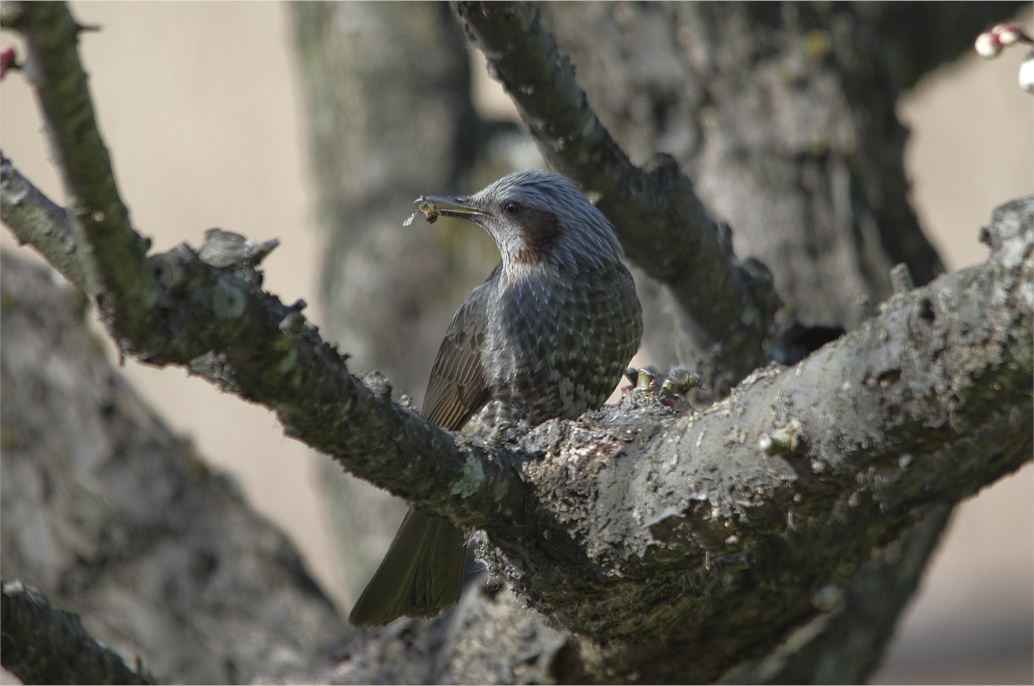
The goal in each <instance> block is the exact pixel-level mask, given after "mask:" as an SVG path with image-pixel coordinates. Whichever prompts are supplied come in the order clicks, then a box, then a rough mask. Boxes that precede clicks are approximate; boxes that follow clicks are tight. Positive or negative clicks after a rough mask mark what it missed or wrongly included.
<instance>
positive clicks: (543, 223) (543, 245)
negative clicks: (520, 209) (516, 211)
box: [517, 210, 564, 263]
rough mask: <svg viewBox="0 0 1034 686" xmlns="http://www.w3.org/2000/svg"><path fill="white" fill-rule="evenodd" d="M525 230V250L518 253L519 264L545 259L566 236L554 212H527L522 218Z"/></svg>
mask: <svg viewBox="0 0 1034 686" xmlns="http://www.w3.org/2000/svg"><path fill="white" fill-rule="evenodd" d="M520 219H521V226H522V227H523V229H524V250H521V251H520V252H519V253H517V261H518V262H525V263H530V262H536V261H538V260H541V259H542V258H544V257H545V256H546V255H547V254H548V253H549V252H550V251H551V250H552V249H553V248H554V247H556V244H557V243H559V242H560V238H561V237H562V236H563V235H564V227H563V226H561V225H560V220H559V219H557V216H556V215H555V214H553V213H552V212H546V211H545V210H525V211H524V216H522V217H521V218H520Z"/></svg>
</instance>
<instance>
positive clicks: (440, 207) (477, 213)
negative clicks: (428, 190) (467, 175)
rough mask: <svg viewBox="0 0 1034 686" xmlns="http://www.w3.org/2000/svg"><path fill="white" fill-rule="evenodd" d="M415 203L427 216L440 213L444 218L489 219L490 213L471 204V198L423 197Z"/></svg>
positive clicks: (455, 196) (457, 196)
mask: <svg viewBox="0 0 1034 686" xmlns="http://www.w3.org/2000/svg"><path fill="white" fill-rule="evenodd" d="M413 202H418V203H420V211H421V212H423V213H424V214H425V216H426V214H427V213H428V212H433V213H438V214H440V215H442V216H444V217H459V218H460V219H470V220H473V219H474V218H475V217H487V216H488V214H489V213H488V212H485V211H484V210H482V209H479V208H477V207H475V206H474V205H471V204H470V198H466V197H463V196H459V195H428V196H421V197H419V198H417V199H416V200H414V201H413Z"/></svg>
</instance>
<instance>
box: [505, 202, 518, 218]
mask: <svg viewBox="0 0 1034 686" xmlns="http://www.w3.org/2000/svg"><path fill="white" fill-rule="evenodd" d="M520 211H521V206H520V205H518V204H517V203H515V202H514V201H512V200H511V201H510V202H508V203H506V204H505V205H503V212H506V213H507V214H508V215H510V216H511V217H512V216H513V215H515V214H517V213H518V212H520Z"/></svg>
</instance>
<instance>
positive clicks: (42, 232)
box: [0, 152, 86, 291]
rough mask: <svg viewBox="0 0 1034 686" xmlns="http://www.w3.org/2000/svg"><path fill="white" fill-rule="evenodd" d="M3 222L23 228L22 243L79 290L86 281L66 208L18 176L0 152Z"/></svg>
mask: <svg viewBox="0 0 1034 686" xmlns="http://www.w3.org/2000/svg"><path fill="white" fill-rule="evenodd" d="M0 219H2V220H3V222H4V223H5V224H7V225H8V226H18V227H20V233H16V234H15V236H16V237H17V238H18V241H19V243H21V244H22V245H24V244H26V243H30V244H32V245H33V246H39V247H38V250H39V252H40V253H41V254H42V255H43V256H44V257H46V258H47V259H48V260H49V261H50V263H51V264H53V265H54V267H56V268H57V270H58V271H60V272H61V273H62V274H64V275H65V276H66V277H67V278H68V280H69V281H71V282H72V283H73V284H75V285H76V286H77V287H78V288H79V289H80V290H83V291H85V290H86V279H85V277H84V276H83V269H82V266H81V264H80V263H79V259H78V258H77V257H76V255H75V236H74V235H73V234H72V226H71V225H70V224H69V222H68V214H67V213H66V212H65V208H63V207H60V206H59V205H57V204H56V203H54V202H53V201H51V200H50V198H48V197H47V196H45V195H43V193H42V192H41V191H40V190H39V189H38V188H36V187H35V186H34V185H32V182H31V181H29V180H28V179H26V178H25V177H24V176H22V175H21V173H19V171H18V170H17V169H15V168H14V165H12V164H11V161H10V160H9V159H7V158H6V157H4V156H3V153H2V152H0Z"/></svg>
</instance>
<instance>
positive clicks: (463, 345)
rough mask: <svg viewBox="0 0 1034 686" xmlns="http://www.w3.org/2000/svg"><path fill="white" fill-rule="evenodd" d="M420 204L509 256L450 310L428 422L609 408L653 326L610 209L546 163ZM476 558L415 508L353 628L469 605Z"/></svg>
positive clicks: (451, 425) (532, 417)
mask: <svg viewBox="0 0 1034 686" xmlns="http://www.w3.org/2000/svg"><path fill="white" fill-rule="evenodd" d="M417 202H420V203H421V205H420V211H422V212H423V213H424V216H425V219H426V220H427V221H428V222H433V221H434V220H435V219H437V217H438V216H439V215H440V216H445V217H458V218H462V219H466V220H470V221H472V222H473V223H475V224H477V225H478V226H480V227H481V228H482V229H484V230H485V231H486V232H487V233H488V235H489V236H491V238H492V239H493V241H494V242H495V244H496V247H497V248H498V249H499V253H500V256H501V258H502V259H501V261H500V262H499V264H498V265H497V266H496V267H495V269H494V270H492V273H491V274H490V275H489V277H488V279H487V280H486V281H485V282H484V283H482V284H481V285H479V286H477V287H476V288H474V290H473V291H471V293H470V294H469V295H468V296H467V298H466V299H465V300H464V301H463V303H462V304H461V305H460V306H459V309H457V311H456V314H455V315H454V316H453V318H452V323H451V324H450V325H449V328H448V331H447V332H446V334H445V339H444V340H443V341H442V344H441V347H440V348H439V350H438V354H437V357H436V358H435V361H434V364H433V365H432V367H431V374H430V379H429V380H428V384H427V391H426V393H425V395H424V402H423V407H422V408H421V413H420V414H421V416H422V417H423V418H424V419H425V420H426V421H428V422H430V423H432V424H435V425H437V426H439V427H441V428H443V429H446V430H449V431H459V430H460V429H462V428H463V426H464V425H465V424H466V423H467V422H468V421H469V420H470V419H471V417H473V416H474V415H475V414H476V413H478V412H479V411H481V410H482V409H483V408H484V407H485V406H486V405H487V404H488V403H489V402H491V401H497V402H496V408H497V417H499V416H503V417H511V418H513V419H515V420H516V419H526V420H527V421H528V423H529V424H531V425H536V424H540V423H542V422H544V421H546V420H549V419H553V418H560V419H573V418H576V417H578V416H579V415H581V414H582V413H584V412H585V411H587V410H594V409H597V408H599V407H600V406H601V405H603V403H604V402H606V400H607V398H608V397H609V396H610V394H611V393H612V392H613V390H614V388H615V387H616V386H617V385H618V383H619V382H620V380H621V378H622V375H623V374H624V372H625V370H626V369H627V366H628V363H629V362H630V361H631V359H632V356H633V355H634V354H635V353H636V351H637V350H638V349H639V343H640V340H641V338H642V332H643V316H642V306H641V305H640V303H639V298H638V296H637V295H636V289H635V282H634V281H633V279H632V275H631V274H630V273H629V271H628V269H627V268H626V267H625V265H624V263H623V261H622V260H623V258H624V252H623V251H622V248H621V244H620V243H619V242H618V239H617V236H616V235H615V234H614V230H613V228H612V227H611V224H610V222H609V221H608V220H607V218H606V217H605V216H604V215H603V213H602V212H600V211H599V210H598V209H596V207H594V206H593V205H592V203H590V202H589V201H588V200H587V199H586V197H585V196H584V195H583V194H582V193H581V191H579V189H578V187H577V186H576V185H575V184H574V182H573V181H571V180H570V179H568V178H567V177H565V176H563V175H562V174H559V173H556V172H553V171H548V170H543V169H525V170H521V171H517V172H514V173H512V174H509V175H508V176H505V177H503V178H502V179H499V180H498V181H496V182H495V183H493V184H491V185H489V186H487V187H486V188H484V189H483V190H481V191H479V192H477V193H474V194H473V195H469V196H430V197H424V196H421V198H419V199H418V200H417ZM415 215H416V213H414V216H415ZM412 219H413V217H410V220H409V221H412ZM409 221H407V222H406V223H407V224H408V223H409ZM465 556H466V536H465V534H464V533H463V531H461V530H460V529H459V528H458V527H457V526H456V525H454V524H453V523H452V522H451V521H449V520H448V519H446V518H443V517H438V516H435V515H431V514H428V513H425V512H422V511H420V510H418V509H414V508H410V510H409V512H408V513H407V514H406V517H405V519H404V520H403V521H402V525H401V526H400V527H399V530H398V533H397V534H396V535H395V539H394V540H393V541H392V543H391V546H390V547H389V548H388V551H387V553H386V554H385V556H384V559H383V561H382V562H381V564H380V566H379V567H378V569H377V571H376V572H375V573H374V575H373V577H372V578H371V580H370V581H369V583H368V584H367V586H366V588H365V589H364V591H363V592H362V594H361V595H360V596H359V598H358V600H357V601H356V603H355V604H354V606H353V607H352V611H351V613H350V615H349V622H350V623H351V624H352V625H353V626H357V627H362V626H377V625H384V624H387V623H389V622H391V621H393V620H395V619H397V618H398V617H402V616H406V617H414V618H429V617H434V616H435V615H437V614H439V612H441V611H442V610H444V609H447V608H449V607H451V606H452V605H455V604H456V603H457V602H459V599H460V595H461V593H462V590H463V567H464V560H465Z"/></svg>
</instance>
